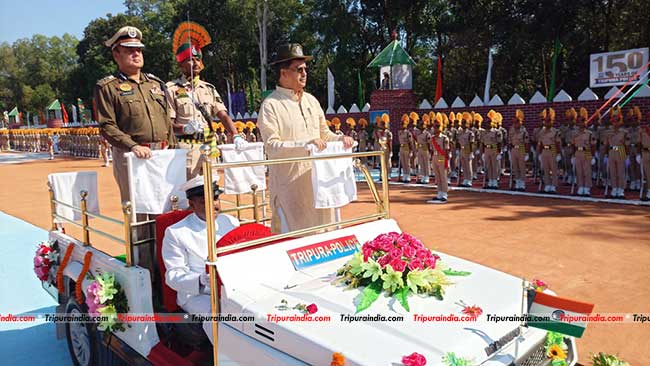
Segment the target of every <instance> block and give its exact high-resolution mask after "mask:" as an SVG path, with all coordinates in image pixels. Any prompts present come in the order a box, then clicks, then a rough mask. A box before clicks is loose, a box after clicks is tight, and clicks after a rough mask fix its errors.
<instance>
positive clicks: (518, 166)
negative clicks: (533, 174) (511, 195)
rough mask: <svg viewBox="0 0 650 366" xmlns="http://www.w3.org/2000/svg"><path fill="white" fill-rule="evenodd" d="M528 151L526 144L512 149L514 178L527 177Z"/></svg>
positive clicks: (511, 157)
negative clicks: (526, 158)
mask: <svg viewBox="0 0 650 366" xmlns="http://www.w3.org/2000/svg"><path fill="white" fill-rule="evenodd" d="M526 154H527V151H526V147H525V146H524V145H519V147H518V148H516V149H515V148H513V149H512V150H510V162H511V163H512V172H510V174H512V178H513V179H514V180H524V179H526V160H525V157H526Z"/></svg>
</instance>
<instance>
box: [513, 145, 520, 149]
mask: <svg viewBox="0 0 650 366" xmlns="http://www.w3.org/2000/svg"><path fill="white" fill-rule="evenodd" d="M520 147H522V146H521V145H514V146H513V147H512V148H513V149H519V148H520Z"/></svg>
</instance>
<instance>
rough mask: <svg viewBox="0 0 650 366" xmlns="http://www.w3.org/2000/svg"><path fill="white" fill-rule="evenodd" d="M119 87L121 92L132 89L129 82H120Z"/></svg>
mask: <svg viewBox="0 0 650 366" xmlns="http://www.w3.org/2000/svg"><path fill="white" fill-rule="evenodd" d="M119 88H120V90H121V91H123V92H129V91H131V90H132V89H133V88H132V87H131V84H129V83H122V84H120V86H119Z"/></svg>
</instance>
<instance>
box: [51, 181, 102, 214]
mask: <svg viewBox="0 0 650 366" xmlns="http://www.w3.org/2000/svg"><path fill="white" fill-rule="evenodd" d="M47 180H48V182H49V183H50V186H52V190H53V191H54V199H56V200H57V201H61V202H64V203H67V204H69V205H72V206H74V207H79V208H80V207H81V195H80V192H81V191H86V192H88V197H87V198H86V209H87V210H88V212H90V213H94V214H99V200H98V198H97V172H69V173H52V174H49V175H48V176H47ZM56 213H57V215H60V216H63V217H65V218H67V219H68V220H74V221H78V220H81V212H79V211H75V210H73V209H72V208H70V207H65V206H63V205H56ZM54 221H55V222H56V223H63V220H60V219H55V220H54Z"/></svg>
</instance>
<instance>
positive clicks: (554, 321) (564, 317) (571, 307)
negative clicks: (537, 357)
mask: <svg viewBox="0 0 650 366" xmlns="http://www.w3.org/2000/svg"><path fill="white" fill-rule="evenodd" d="M593 309H594V304H587V303H584V302H580V301H575V300H569V299H565V298H562V297H557V296H553V295H549V294H545V293H543V292H535V297H534V298H533V303H532V304H531V306H530V310H529V311H528V312H529V314H530V315H531V316H537V317H546V316H547V317H549V318H550V320H549V321H546V320H541V321H540V320H531V321H529V322H528V325H529V326H531V327H535V328H540V329H545V330H550V331H553V332H558V333H562V334H566V335H569V336H574V337H578V338H580V337H582V333H584V332H585V328H587V321H586V320H587V319H586V318H587V317H588V316H589V314H590V313H591V311H592V310H593Z"/></svg>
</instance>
